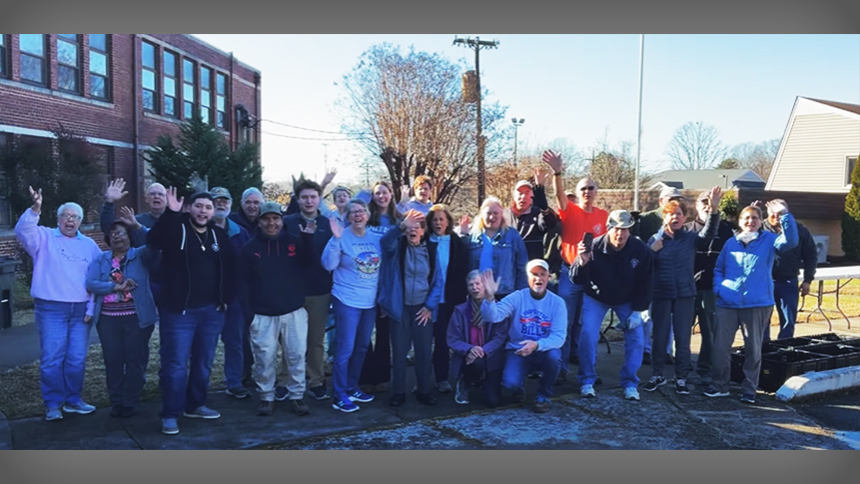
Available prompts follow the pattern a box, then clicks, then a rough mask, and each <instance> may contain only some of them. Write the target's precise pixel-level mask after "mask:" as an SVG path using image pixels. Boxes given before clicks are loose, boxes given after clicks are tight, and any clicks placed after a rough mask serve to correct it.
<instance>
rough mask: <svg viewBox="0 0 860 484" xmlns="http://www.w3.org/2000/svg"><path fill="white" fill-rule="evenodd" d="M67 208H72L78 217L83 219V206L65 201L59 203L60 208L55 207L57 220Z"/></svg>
mask: <svg viewBox="0 0 860 484" xmlns="http://www.w3.org/2000/svg"><path fill="white" fill-rule="evenodd" d="M67 208H71V209H72V210H74V211H75V213H77V214H78V217H80V218H81V220H83V219H84V209H83V207H81V206H80V205H78V204H77V203H75V202H66V203H64V204H62V205H60V208H58V209H57V219H58V220H59V218H60V216H61V215H62V214H63V212H64V211H65V210H66V209H67Z"/></svg>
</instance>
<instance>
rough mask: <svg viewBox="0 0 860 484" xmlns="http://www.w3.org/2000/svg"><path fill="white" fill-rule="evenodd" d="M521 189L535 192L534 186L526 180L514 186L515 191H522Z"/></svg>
mask: <svg viewBox="0 0 860 484" xmlns="http://www.w3.org/2000/svg"><path fill="white" fill-rule="evenodd" d="M520 187H529V188H531V189H532V190H534V186H533V185H532V184H531V183H529V182H528V181H526V180H520V181H518V182H517V184H516V185H514V190H519V189H520Z"/></svg>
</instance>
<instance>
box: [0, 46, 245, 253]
mask: <svg viewBox="0 0 860 484" xmlns="http://www.w3.org/2000/svg"><path fill="white" fill-rule="evenodd" d="M260 89H261V88H260V71H258V70H256V69H254V68H252V67H250V66H248V65H247V64H244V63H242V62H241V61H239V60H238V59H236V58H234V57H233V55H232V54H231V53H226V52H222V51H220V50H218V49H217V48H215V47H213V46H211V45H209V44H207V43H205V42H203V41H201V40H199V39H197V38H195V37H193V36H191V35H187V34H0V145H4V144H9V143H10V142H11V141H12V139H13V138H12V137H13V136H17V138H16V139H17V140H19V141H20V142H30V143H49V142H50V139H51V138H52V137H53V134H52V132H51V130H52V129H54V128H56V127H57V126H58V125H59V124H62V125H63V126H64V127H66V128H68V129H70V130H71V131H74V132H76V133H78V134H81V135H83V136H86V137H87V138H88V140H89V142H90V143H92V144H94V145H96V146H97V147H98V150H99V151H100V152H102V153H103V155H104V156H103V158H104V160H105V167H104V168H105V179H107V178H117V177H122V178H124V179H125V180H126V181H127V185H126V189H127V190H128V191H129V195H128V198H127V199H125V200H124V202H125V203H127V204H129V205H131V206H132V207H134V208H135V210H136V211H138V212H140V211H141V210H145V209H146V208H145V206H144V204H143V194H144V193H145V187H146V186H147V185H148V183H149V182H150V180H149V175H148V170H147V167H146V166H144V165H145V163H144V160H143V158H142V157H141V156H140V155H141V153H142V152H143V151H144V150H146V149H148V148H149V147H151V146H153V145H154V144H155V143H156V140H157V138H158V136H159V135H162V134H170V135H173V136H175V135H177V134H178V133H179V125H180V123H181V122H182V121H183V120H185V119H188V118H190V117H191V115H192V113H193V112H194V111H195V110H199V112H200V114H201V116H202V117H203V119H204V120H207V121H208V122H210V123H212V124H213V125H215V126H216V127H218V128H219V130H220V131H221V132H222V133H223V134H224V136H225V137H226V138H228V139H229V142H230V146H231V148H233V149H235V147H236V146H238V145H239V143H242V142H246V141H250V142H259V132H258V128H257V127H256V120H259V118H260ZM0 148H2V146H0ZM132 180H134V182H132ZM8 189H9V190H26V187H8ZM0 195H5V194H0ZM5 205H6V204H3V203H2V200H0V208H3V209H4V210H5V213H0V253H6V252H7V251H6V250H3V247H2V245H6V244H3V243H2V242H3V241H2V239H7V238H9V236H12V237H14V234H12V231H11V228H12V227H11V222H12V220H15V219H17V217H10V215H12V214H9V213H8V208H6V207H5ZM15 215H17V214H15ZM87 228H90V229H91V228H92V227H84V229H85V230H86V229H87Z"/></svg>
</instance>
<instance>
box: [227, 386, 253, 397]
mask: <svg viewBox="0 0 860 484" xmlns="http://www.w3.org/2000/svg"><path fill="white" fill-rule="evenodd" d="M227 395H230V396H231V397H236V398H239V399H242V398H248V397H249V396H251V391H250V390H248V389H247V388H245V387H243V386H237V387H233V388H228V389H227Z"/></svg>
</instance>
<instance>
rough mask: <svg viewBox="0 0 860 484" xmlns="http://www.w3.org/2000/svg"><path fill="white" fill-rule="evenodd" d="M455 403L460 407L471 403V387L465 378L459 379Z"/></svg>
mask: <svg viewBox="0 0 860 484" xmlns="http://www.w3.org/2000/svg"><path fill="white" fill-rule="evenodd" d="M454 402H456V403H459V404H460V405H466V404H468V403H469V386H468V384H467V383H466V380H464V379H463V377H460V378H458V379H457V391H456V392H455V393H454Z"/></svg>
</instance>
